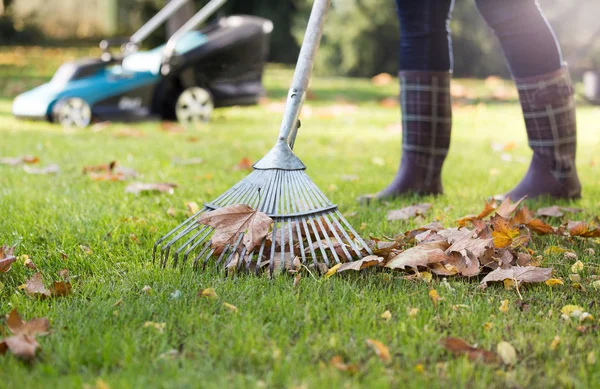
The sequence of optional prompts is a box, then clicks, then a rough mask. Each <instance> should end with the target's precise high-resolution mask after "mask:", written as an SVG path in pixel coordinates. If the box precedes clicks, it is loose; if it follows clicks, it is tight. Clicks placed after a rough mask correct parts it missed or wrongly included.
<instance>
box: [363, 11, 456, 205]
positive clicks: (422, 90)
mask: <svg viewBox="0 0 600 389" xmlns="http://www.w3.org/2000/svg"><path fill="white" fill-rule="evenodd" d="M452 4H453V0H396V5H397V11H398V18H399V20H400V65H399V69H400V71H399V74H398V75H399V79H400V106H401V108H402V134H403V135H402V160H401V162H400V167H399V169H398V172H397V173H396V176H395V177H394V179H393V181H392V182H391V184H390V185H389V186H388V187H387V188H385V189H384V190H383V191H381V192H379V193H377V194H376V195H374V196H371V197H370V198H373V197H376V198H380V199H382V198H392V197H395V196H399V195H402V194H410V193H417V194H438V193H442V182H441V171H442V164H443V162H444V160H445V159H446V154H447V153H448V147H449V146H450V130H451V127H452V104H451V100H450V78H451V77H450V75H451V69H452V51H451V41H450V31H449V27H448V22H449V19H450V15H451V11H452Z"/></svg>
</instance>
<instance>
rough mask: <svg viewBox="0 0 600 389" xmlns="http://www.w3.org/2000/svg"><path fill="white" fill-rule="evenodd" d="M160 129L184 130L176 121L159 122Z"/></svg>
mask: <svg viewBox="0 0 600 389" xmlns="http://www.w3.org/2000/svg"><path fill="white" fill-rule="evenodd" d="M160 129H161V130H163V131H166V132H184V131H185V129H184V128H183V127H182V126H180V125H179V124H177V123H173V122H162V123H160Z"/></svg>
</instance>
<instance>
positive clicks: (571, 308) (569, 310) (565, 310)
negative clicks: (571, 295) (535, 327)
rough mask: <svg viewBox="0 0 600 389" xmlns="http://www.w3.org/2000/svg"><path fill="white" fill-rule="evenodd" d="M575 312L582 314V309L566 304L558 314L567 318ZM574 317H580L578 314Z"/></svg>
mask: <svg viewBox="0 0 600 389" xmlns="http://www.w3.org/2000/svg"><path fill="white" fill-rule="evenodd" d="M576 312H580V313H583V308H582V307H580V306H579V305H573V304H568V305H565V306H564V307H562V308H561V309H560V313H562V314H563V315H567V316H571V315H573V313H576ZM575 316H580V314H576V315H575Z"/></svg>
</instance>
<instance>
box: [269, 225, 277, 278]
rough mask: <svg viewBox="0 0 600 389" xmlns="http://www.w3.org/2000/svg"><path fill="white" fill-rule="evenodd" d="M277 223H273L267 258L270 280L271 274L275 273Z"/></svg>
mask: <svg viewBox="0 0 600 389" xmlns="http://www.w3.org/2000/svg"><path fill="white" fill-rule="evenodd" d="M277 224H278V223H277V222H275V223H273V232H272V238H271V255H270V256H269V271H270V273H271V278H273V272H274V271H275V239H276V236H277Z"/></svg>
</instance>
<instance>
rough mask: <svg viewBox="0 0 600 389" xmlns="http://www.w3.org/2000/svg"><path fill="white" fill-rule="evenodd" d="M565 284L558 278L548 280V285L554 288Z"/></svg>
mask: <svg viewBox="0 0 600 389" xmlns="http://www.w3.org/2000/svg"><path fill="white" fill-rule="evenodd" d="M564 284H565V283H564V282H562V280H559V279H558V278H550V279H549V280H546V285H548V286H550V287H552V286H555V285H564Z"/></svg>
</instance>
